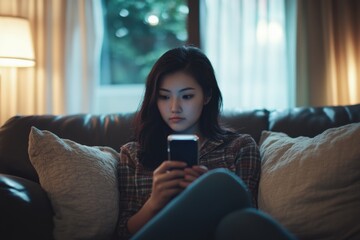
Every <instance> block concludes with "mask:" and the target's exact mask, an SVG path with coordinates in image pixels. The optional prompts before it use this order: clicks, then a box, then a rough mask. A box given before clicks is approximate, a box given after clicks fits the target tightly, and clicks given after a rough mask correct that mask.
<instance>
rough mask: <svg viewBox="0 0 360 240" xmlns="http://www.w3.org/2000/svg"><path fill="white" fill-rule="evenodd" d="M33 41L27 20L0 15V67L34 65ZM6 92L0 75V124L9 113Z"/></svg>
mask: <svg viewBox="0 0 360 240" xmlns="http://www.w3.org/2000/svg"><path fill="white" fill-rule="evenodd" d="M34 55H35V54H34V48H33V41H32V36H31V29H30V23H29V20H27V19H25V18H20V17H11V16H0V67H32V66H34V65H35V56H34ZM7 98H8V92H7V91H5V89H2V87H1V75H0V109H1V111H0V115H1V116H0V125H2V123H3V121H5V119H6V118H7V117H8V116H7V115H11V114H13V113H10V112H11V111H9V109H10V108H9V106H8V104H4V103H5V102H6V101H7V100H6V99H7Z"/></svg>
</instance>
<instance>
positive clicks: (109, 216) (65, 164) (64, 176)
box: [28, 127, 119, 240]
mask: <svg viewBox="0 0 360 240" xmlns="http://www.w3.org/2000/svg"><path fill="white" fill-rule="evenodd" d="M28 151H29V157H30V161H31V163H32V164H33V166H34V167H35V169H36V171H37V173H38V175H39V180H40V184H41V186H42V187H43V189H44V190H45V191H46V192H47V194H48V197H49V199H50V201H51V204H52V206H53V210H54V225H55V226H54V237H55V239H64V240H71V239H110V238H111V236H112V234H113V233H114V230H115V227H116V222H117V218H118V211H119V209H118V205H119V204H118V198H119V193H118V188H117V180H116V179H117V178H116V175H117V174H116V165H117V163H118V157H119V154H118V153H117V152H116V151H115V150H113V149H111V148H108V147H89V146H84V145H81V144H78V143H76V142H73V141H70V140H66V139H61V138H59V137H57V136H56V135H55V134H53V133H51V132H49V131H41V130H39V129H37V128H35V127H33V128H32V129H31V132H30V135H29V149H28Z"/></svg>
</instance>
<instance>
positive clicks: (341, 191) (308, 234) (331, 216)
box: [258, 123, 360, 239]
mask: <svg viewBox="0 0 360 240" xmlns="http://www.w3.org/2000/svg"><path fill="white" fill-rule="evenodd" d="M260 154H261V157H262V175H261V179H260V183H259V197H258V204H259V209H261V210H263V211H265V212H267V213H269V214H270V215H272V216H273V217H274V218H275V219H276V220H278V221H279V222H280V223H282V224H283V225H284V226H285V227H286V228H288V229H289V230H290V231H292V232H293V233H294V234H295V235H297V236H298V237H299V239H360V221H359V216H360V123H353V124H349V125H345V126H342V127H338V128H331V129H328V130H326V131H325V132H323V133H322V134H319V135H317V136H315V137H314V138H309V137H297V138H291V137H289V136H287V135H286V134H284V133H278V132H269V131H264V132H263V133H262V136H261V139H260Z"/></svg>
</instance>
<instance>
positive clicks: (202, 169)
mask: <svg viewBox="0 0 360 240" xmlns="http://www.w3.org/2000/svg"><path fill="white" fill-rule="evenodd" d="M207 171H208V168H207V167H206V166H203V165H196V166H192V167H191V168H185V169H184V172H185V176H184V181H182V182H181V183H180V186H181V187H183V188H186V187H187V186H189V184H190V183H192V182H193V181H194V180H196V179H197V178H198V177H200V176H201V175H203V174H204V173H206V172H207Z"/></svg>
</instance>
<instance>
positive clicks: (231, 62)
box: [200, 0, 296, 110]
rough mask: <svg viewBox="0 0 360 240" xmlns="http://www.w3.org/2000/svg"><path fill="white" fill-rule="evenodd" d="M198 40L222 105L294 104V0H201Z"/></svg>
mask: <svg viewBox="0 0 360 240" xmlns="http://www.w3.org/2000/svg"><path fill="white" fill-rule="evenodd" d="M200 8H201V13H200V16H201V20H200V29H201V31H202V32H201V40H202V41H201V46H202V48H203V49H204V51H205V53H206V54H207V55H208V57H209V59H210V61H211V62H212V63H213V66H214V69H215V73H216V75H217V79H218V82H219V85H220V88H221V91H222V93H223V98H224V109H225V110H226V109H236V108H241V109H252V108H268V109H274V108H286V107H291V106H294V105H295V60H296V58H295V50H296V48H295V47H296V45H295V43H296V41H295V40H296V39H295V37H296V31H295V30H296V25H295V24H296V22H295V20H296V19H295V16H296V12H295V11H296V1H295V0H290V1H286V0H271V1H270V0H238V1H232V0H201V1H200Z"/></svg>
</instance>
